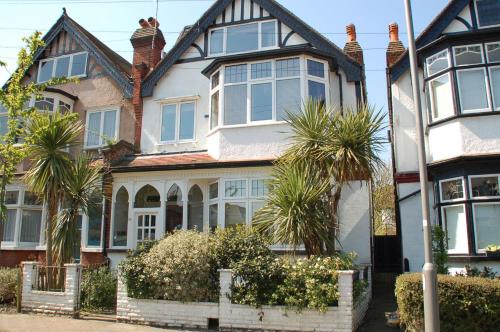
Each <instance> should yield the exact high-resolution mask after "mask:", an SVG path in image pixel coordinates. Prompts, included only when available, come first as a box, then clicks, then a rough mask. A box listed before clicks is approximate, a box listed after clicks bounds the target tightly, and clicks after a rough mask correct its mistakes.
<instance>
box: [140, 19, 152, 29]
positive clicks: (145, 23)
mask: <svg viewBox="0 0 500 332" xmlns="http://www.w3.org/2000/svg"><path fill="white" fill-rule="evenodd" d="M139 25H140V26H141V27H142V28H143V29H146V28H150V27H151V26H150V25H149V23H148V21H146V20H145V19H143V18H141V19H140V20H139Z"/></svg>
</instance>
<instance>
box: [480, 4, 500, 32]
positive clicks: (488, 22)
mask: <svg viewBox="0 0 500 332" xmlns="http://www.w3.org/2000/svg"><path fill="white" fill-rule="evenodd" d="M476 13H477V22H478V24H479V27H481V28H486V27H493V26H498V25H500V0H476Z"/></svg>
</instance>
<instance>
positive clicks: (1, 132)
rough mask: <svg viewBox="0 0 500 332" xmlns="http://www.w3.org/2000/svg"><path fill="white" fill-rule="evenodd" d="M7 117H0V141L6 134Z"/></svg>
mask: <svg viewBox="0 0 500 332" xmlns="http://www.w3.org/2000/svg"><path fill="white" fill-rule="evenodd" d="M8 119H9V118H8V117H7V116H6V115H5V116H3V115H0V140H1V139H2V137H3V136H5V134H7V131H8V127H7V121H8Z"/></svg>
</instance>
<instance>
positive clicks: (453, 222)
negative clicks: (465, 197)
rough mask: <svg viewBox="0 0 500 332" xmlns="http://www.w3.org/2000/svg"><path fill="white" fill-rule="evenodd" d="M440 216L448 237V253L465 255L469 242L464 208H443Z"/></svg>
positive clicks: (459, 206) (460, 206)
mask: <svg viewBox="0 0 500 332" xmlns="http://www.w3.org/2000/svg"><path fill="white" fill-rule="evenodd" d="M442 215H443V220H444V227H445V230H446V235H447V237H448V252H449V253H450V254H467V253H468V252H469V242H468V237H467V218H466V216H465V206H464V205H453V206H446V207H443V209H442Z"/></svg>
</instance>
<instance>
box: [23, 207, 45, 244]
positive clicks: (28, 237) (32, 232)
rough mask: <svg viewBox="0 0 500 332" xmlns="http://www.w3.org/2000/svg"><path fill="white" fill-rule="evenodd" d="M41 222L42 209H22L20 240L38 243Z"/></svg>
mask: <svg viewBox="0 0 500 332" xmlns="http://www.w3.org/2000/svg"><path fill="white" fill-rule="evenodd" d="M41 224H42V210H41V209H40V210H28V209H23V212H22V219H21V237H20V239H19V241H20V242H30V243H38V242H39V241H40V228H41Z"/></svg>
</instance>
